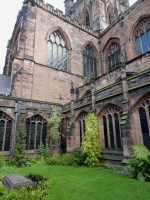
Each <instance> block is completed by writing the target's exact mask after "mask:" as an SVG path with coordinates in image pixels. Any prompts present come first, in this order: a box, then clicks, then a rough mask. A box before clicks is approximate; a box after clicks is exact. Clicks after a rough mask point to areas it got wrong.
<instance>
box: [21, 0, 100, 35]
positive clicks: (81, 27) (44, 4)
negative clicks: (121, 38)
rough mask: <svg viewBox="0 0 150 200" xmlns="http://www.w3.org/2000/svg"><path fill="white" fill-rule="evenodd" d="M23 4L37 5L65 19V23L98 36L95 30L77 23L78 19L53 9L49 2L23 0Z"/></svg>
mask: <svg viewBox="0 0 150 200" xmlns="http://www.w3.org/2000/svg"><path fill="white" fill-rule="evenodd" d="M23 3H24V4H28V3H30V4H31V5H32V6H37V7H39V8H41V9H43V10H45V11H46V12H48V13H50V14H53V15H55V16H56V17H59V18H60V19H62V20H63V21H65V22H66V23H69V24H71V25H73V26H75V27H77V28H79V29H81V30H83V31H85V32H87V33H89V34H91V35H93V36H95V37H98V33H96V32H95V31H93V30H92V29H90V28H89V27H87V26H85V25H83V24H79V22H78V21H76V20H72V19H71V17H70V16H68V15H64V14H63V12H62V11H61V10H59V9H57V8H56V9H54V7H53V6H52V5H50V4H49V3H44V2H43V1H42V0H24V2H23Z"/></svg>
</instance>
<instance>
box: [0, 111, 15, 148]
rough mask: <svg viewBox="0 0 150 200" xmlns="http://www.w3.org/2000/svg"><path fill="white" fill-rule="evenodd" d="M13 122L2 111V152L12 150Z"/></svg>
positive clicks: (0, 123) (0, 145)
mask: <svg viewBox="0 0 150 200" xmlns="http://www.w3.org/2000/svg"><path fill="white" fill-rule="evenodd" d="M11 131H12V120H11V119H10V117H8V116H7V115H6V114H5V113H3V112H1V111H0V151H9V150H10V139H11Z"/></svg>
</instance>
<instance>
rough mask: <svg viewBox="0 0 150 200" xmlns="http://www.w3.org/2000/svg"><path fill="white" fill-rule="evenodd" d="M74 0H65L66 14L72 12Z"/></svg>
mask: <svg viewBox="0 0 150 200" xmlns="http://www.w3.org/2000/svg"><path fill="white" fill-rule="evenodd" d="M73 2H74V0H65V2H64V3H65V14H66V15H68V14H70V11H71V8H72V7H73V6H74V3H73Z"/></svg>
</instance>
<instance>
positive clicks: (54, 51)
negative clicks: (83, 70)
mask: <svg viewBox="0 0 150 200" xmlns="http://www.w3.org/2000/svg"><path fill="white" fill-rule="evenodd" d="M67 52H68V50H67V48H66V44H65V41H64V39H63V37H62V35H61V34H60V32H59V31H55V32H54V33H52V34H51V35H50V37H49V41H48V51H47V64H48V66H50V67H53V68H57V69H60V70H64V71H67V62H68V58H67V54H68V53H67Z"/></svg>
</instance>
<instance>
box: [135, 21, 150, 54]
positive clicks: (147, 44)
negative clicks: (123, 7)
mask: <svg viewBox="0 0 150 200" xmlns="http://www.w3.org/2000/svg"><path fill="white" fill-rule="evenodd" d="M135 42H136V48H137V53H138V55H142V54H143V53H146V52H147V51H149V50H150V20H146V21H144V22H142V23H141V24H140V26H139V27H138V29H137V31H136V34H135Z"/></svg>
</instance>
